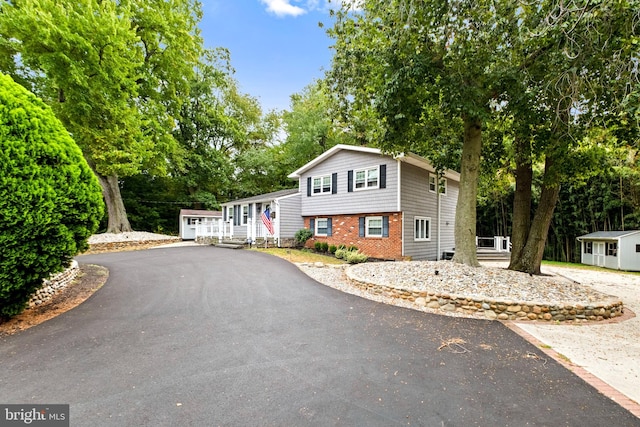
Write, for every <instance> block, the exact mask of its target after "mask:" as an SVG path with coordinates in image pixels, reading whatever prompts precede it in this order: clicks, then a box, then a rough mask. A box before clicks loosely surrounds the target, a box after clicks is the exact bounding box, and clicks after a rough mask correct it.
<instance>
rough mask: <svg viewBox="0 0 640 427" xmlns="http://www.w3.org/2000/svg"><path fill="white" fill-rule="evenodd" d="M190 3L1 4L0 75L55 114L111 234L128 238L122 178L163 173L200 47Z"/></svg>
mask: <svg viewBox="0 0 640 427" xmlns="http://www.w3.org/2000/svg"><path fill="white" fill-rule="evenodd" d="M200 18H201V10H200V4H199V3H198V2H197V1H195V0H174V1H170V2H168V1H164V0H124V1H101V0H80V1H71V0H10V1H9V0H3V1H1V2H0V36H1V37H0V51H2V52H5V53H8V54H10V58H11V59H12V60H9V61H6V60H4V58H3V60H2V61H0V66H2V67H4V69H5V70H6V71H7V72H9V73H11V74H12V75H13V76H14V78H15V79H16V81H18V82H20V83H22V84H23V85H25V86H26V87H28V88H29V89H31V90H32V91H34V92H35V93H36V94H37V95H38V96H40V97H41V98H42V99H43V100H45V102H47V103H48V104H49V105H51V106H52V107H53V110H54V111H55V112H56V114H57V116H58V117H59V118H60V119H61V120H62V122H63V123H64V124H65V126H66V127H67V129H68V130H69V131H70V132H71V133H72V135H73V137H74V139H75V140H76V141H77V143H78V145H79V146H80V148H81V149H82V151H83V154H84V156H85V158H86V159H87V161H88V163H89V165H90V166H91V168H92V169H93V171H94V173H95V174H96V175H97V177H98V179H99V181H100V184H101V186H102V190H103V196H104V199H105V202H106V205H107V211H108V215H109V223H108V228H107V231H109V232H122V231H128V230H130V229H131V227H130V225H129V221H128V219H127V215H126V210H125V208H124V204H123V203H122V197H121V194H120V187H119V177H121V176H127V175H132V174H136V173H138V172H139V171H141V170H156V171H159V172H162V171H164V170H165V169H166V164H167V162H166V159H167V157H170V156H172V155H173V154H174V152H175V150H176V143H175V140H174V139H173V137H172V130H173V128H174V126H175V117H177V116H178V114H179V108H180V105H181V103H182V99H181V96H180V95H183V94H186V93H188V79H189V76H191V75H192V73H193V69H194V66H195V65H196V64H197V62H198V60H199V58H200V53H201V47H202V40H201V38H200V36H199V32H198V29H197V24H198V22H199V20H200Z"/></svg>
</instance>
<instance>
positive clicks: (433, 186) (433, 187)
mask: <svg viewBox="0 0 640 427" xmlns="http://www.w3.org/2000/svg"><path fill="white" fill-rule="evenodd" d="M437 182H438V176H437V175H436V174H434V173H430V174H429V191H430V192H432V193H435V192H436V191H437V188H438V185H437ZM440 194H442V195H443V196H446V195H447V178H440Z"/></svg>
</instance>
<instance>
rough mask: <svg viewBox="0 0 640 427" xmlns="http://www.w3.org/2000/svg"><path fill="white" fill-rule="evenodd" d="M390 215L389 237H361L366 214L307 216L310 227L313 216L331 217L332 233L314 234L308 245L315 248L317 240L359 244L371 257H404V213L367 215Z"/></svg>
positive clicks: (307, 224)
mask: <svg viewBox="0 0 640 427" xmlns="http://www.w3.org/2000/svg"><path fill="white" fill-rule="evenodd" d="M384 215H386V216H388V217H389V237H359V223H358V220H359V218H360V217H361V216H365V215H331V216H324V217H305V218H304V226H305V227H306V228H310V219H311V218H331V224H332V235H331V236H329V237H324V236H313V237H312V238H311V239H309V240H308V241H307V243H306V247H308V248H313V247H314V244H315V242H327V243H328V244H329V245H336V246H338V245H346V246H357V247H358V249H359V250H360V252H363V253H365V254H367V255H368V256H369V257H370V258H380V259H402V214H401V213H400V212H380V213H372V214H367V215H366V216H384Z"/></svg>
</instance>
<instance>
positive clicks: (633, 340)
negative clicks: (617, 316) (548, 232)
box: [515, 266, 640, 417]
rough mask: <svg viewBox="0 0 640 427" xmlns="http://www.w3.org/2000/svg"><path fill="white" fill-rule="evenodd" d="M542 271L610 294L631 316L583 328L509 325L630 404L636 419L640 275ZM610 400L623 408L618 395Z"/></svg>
mask: <svg viewBox="0 0 640 427" xmlns="http://www.w3.org/2000/svg"><path fill="white" fill-rule="evenodd" d="M542 272H543V273H548V274H559V275H563V276H565V277H568V278H570V279H572V280H574V281H577V282H579V283H582V284H585V285H588V286H591V287H593V288H595V289H596V290H598V291H600V292H603V293H606V294H609V295H615V296H617V297H619V298H621V299H622V301H623V303H624V305H625V308H626V309H627V310H629V311H631V312H633V314H631V313H627V314H628V315H630V316H633V317H631V318H627V319H626V320H623V321H614V322H602V323H598V322H596V323H589V324H583V325H575V324H573V325H572V324H566V323H557V324H552V323H542V322H535V323H534V322H532V323H526V322H520V323H517V324H515V326H516V327H517V328H519V329H520V330H522V331H525V332H526V333H528V334H530V335H531V336H533V337H534V338H536V339H537V340H539V341H540V342H541V343H544V344H545V345H547V346H550V347H551V348H552V349H553V350H554V351H555V352H557V353H559V354H560V355H562V356H563V357H564V358H566V359H568V360H569V361H570V362H571V364H573V365H575V366H578V367H581V368H583V369H584V370H585V371H586V372H588V373H590V374H592V375H593V376H595V377H597V378H598V379H600V380H602V381H603V382H605V383H606V384H608V385H610V386H611V387H613V388H614V389H615V390H618V391H619V392H620V393H622V394H623V395H624V396H626V397H628V398H629V399H631V400H633V401H635V403H636V405H631V407H630V409H632V410H633V412H634V413H635V414H636V415H637V416H639V417H640V410H639V409H638V408H640V406H639V405H637V403H639V402H640V317H639V316H638V315H640V276H638V275H631V274H622V273H619V272H610V273H609V272H594V271H591V270H578V269H565V268H559V267H548V266H543V268H542ZM625 317H626V316H625ZM604 388H605V390H602V391H603V392H607V390H606V387H604ZM611 397H612V398H613V399H614V400H617V401H619V402H620V403H623V404H624V403H625V402H624V399H622V396H617V397H616V396H615V395H614V396H611ZM634 406H635V407H634Z"/></svg>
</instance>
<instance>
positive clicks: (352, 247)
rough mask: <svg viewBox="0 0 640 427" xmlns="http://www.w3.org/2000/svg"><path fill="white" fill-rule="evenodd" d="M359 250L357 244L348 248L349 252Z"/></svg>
mask: <svg viewBox="0 0 640 427" xmlns="http://www.w3.org/2000/svg"><path fill="white" fill-rule="evenodd" d="M357 250H358V247H357V246H349V249H348V251H349V252H354V251H357Z"/></svg>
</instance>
